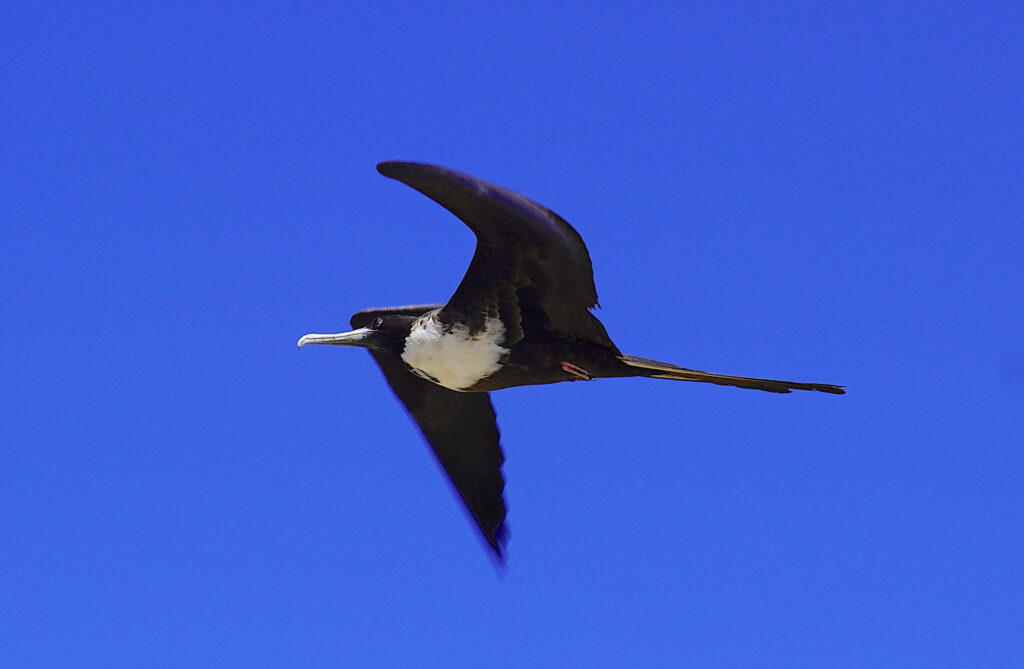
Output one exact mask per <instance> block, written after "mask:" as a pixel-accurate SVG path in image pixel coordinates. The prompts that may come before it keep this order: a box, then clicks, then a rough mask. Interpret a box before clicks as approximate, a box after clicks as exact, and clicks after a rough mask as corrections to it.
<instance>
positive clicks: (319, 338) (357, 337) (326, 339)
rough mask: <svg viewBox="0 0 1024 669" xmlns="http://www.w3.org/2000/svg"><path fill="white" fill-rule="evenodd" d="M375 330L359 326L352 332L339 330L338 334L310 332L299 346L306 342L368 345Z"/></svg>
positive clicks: (301, 340)
mask: <svg viewBox="0 0 1024 669" xmlns="http://www.w3.org/2000/svg"><path fill="white" fill-rule="evenodd" d="M372 334H373V330H371V329H370V328H359V329H358V330H353V331H352V332H339V333H338V334H308V335H306V336H305V337H303V338H302V339H300V340H299V348H302V347H303V346H305V345H306V344H326V345H328V346H362V347H364V348H367V347H368V343H369V342H368V340H369V338H370V335H372Z"/></svg>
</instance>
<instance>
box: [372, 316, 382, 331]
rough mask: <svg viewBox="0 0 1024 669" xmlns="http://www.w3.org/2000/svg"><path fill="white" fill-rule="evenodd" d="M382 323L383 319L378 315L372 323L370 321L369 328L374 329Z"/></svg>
mask: <svg viewBox="0 0 1024 669" xmlns="http://www.w3.org/2000/svg"><path fill="white" fill-rule="evenodd" d="M383 324H384V319H383V318H381V317H380V316H378V317H377V318H374V319H373V322H372V323H370V329H371V330H376V329H377V328H379V327H380V326H381V325H383Z"/></svg>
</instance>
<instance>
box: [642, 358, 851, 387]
mask: <svg viewBox="0 0 1024 669" xmlns="http://www.w3.org/2000/svg"><path fill="white" fill-rule="evenodd" d="M622 362H624V363H626V364H627V365H629V366H630V367H636V368H638V369H642V370H645V371H644V373H643V374H642V375H643V376H648V377H651V378H656V379H673V380H675V381H700V382H702V383H714V384H716V385H719V386H735V387H737V388H753V389H755V390H766V391H768V392H770V393H788V392H790V391H793V390H817V391H819V392H822V393H833V394H835V395H844V394H846V390H845V389H844V388H843V386H834V385H831V384H828V383H801V382H799V381H776V380H773V379H754V378H751V377H748V376H730V375H728V374H713V373H711V372H701V371H698V370H696V369H687V368H685V367H679V366H678V365H670V364H669V363H667V362H658V361H657V360H648V359H647V358H638V357H636V356H635V355H624V356H622Z"/></svg>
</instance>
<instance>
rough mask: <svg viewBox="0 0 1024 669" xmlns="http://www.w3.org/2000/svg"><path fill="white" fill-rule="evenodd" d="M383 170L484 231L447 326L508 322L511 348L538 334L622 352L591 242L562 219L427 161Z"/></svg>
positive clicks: (445, 315) (446, 316) (448, 309)
mask: <svg viewBox="0 0 1024 669" xmlns="http://www.w3.org/2000/svg"><path fill="white" fill-rule="evenodd" d="M377 170H378V171H379V172H380V173H381V174H383V175H385V176H388V177H391V178H393V179H397V180H399V181H401V182H403V183H405V184H407V185H409V186H411V187H413V188H415V189H416V190H418V191H420V192H421V193H423V194H424V195H426V196H427V197H429V198H431V199H432V200H434V201H435V202H437V203H438V204H440V205H441V206H443V207H444V208H445V209H447V210H448V211H450V212H452V213H453V214H455V215H456V216H458V217H459V218H460V219H462V221H463V222H464V223H465V224H466V225H468V226H469V228H470V229H471V230H472V231H473V233H474V234H476V238H477V244H476V252H475V253H474V254H473V260H472V262H471V263H470V265H469V269H468V270H467V271H466V275H465V277H463V279H462V283H460V284H459V287H458V289H456V291H455V294H454V295H452V298H451V299H450V300H449V301H448V304H446V305H445V307H444V309H443V310H442V312H441V319H442V321H444V322H447V323H453V322H463V323H465V322H468V323H469V324H470V329H471V330H473V331H477V330H481V329H483V328H484V322H485V320H486V318H487V317H488V316H490V317H498V318H500V319H501V320H502V322H503V323H504V325H505V337H506V340H505V346H511V345H513V344H515V343H516V342H518V341H519V340H521V339H522V338H523V337H524V336H526V335H528V334H529V333H530V332H531V331H537V332H541V331H542V332H545V334H546V336H547V337H548V338H551V337H555V338H557V337H559V336H561V335H564V336H566V337H569V338H582V339H585V340H587V341H591V342H593V343H595V344H598V345H601V346H604V347H607V348H609V349H610V350H612V351H614V352H615V353H618V349H617V348H615V344H613V343H612V341H611V339H609V337H608V333H607V332H606V331H605V329H604V326H603V325H601V322H600V321H598V320H597V318H595V317H594V315H593V314H591V313H590V311H589V310H590V309H591V308H593V307H594V306H596V305H597V290H596V288H595V287H594V271H593V268H592V266H591V263H590V254H589V253H588V252H587V247H586V245H585V244H584V243H583V239H582V238H581V237H580V235H579V233H578V232H576V231H575V230H574V229H573V228H572V226H570V225H569V224H568V223H567V222H565V220H563V219H562V218H561V217H560V216H558V214H556V213H554V212H552V211H550V210H548V209H546V208H544V207H542V206H541V205H539V204H537V203H536V202H533V201H532V200H528V199H527V198H525V197H523V196H522V195H519V194H518V193H514V192H512V191H510V190H508V189H506V188H502V187H501V186H495V185H494V184H490V183H487V182H486V181H481V180H480V179H476V178H474V177H471V176H469V175H467V174H462V173H460V172H456V171H454V170H449V169H446V168H444V167H437V166H435V165H426V164H423V163H405V162H385V163H380V164H379V165H377Z"/></svg>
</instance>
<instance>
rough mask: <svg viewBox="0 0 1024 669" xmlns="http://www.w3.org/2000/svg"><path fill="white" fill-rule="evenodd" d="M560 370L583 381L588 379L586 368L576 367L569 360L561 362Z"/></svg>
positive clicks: (588, 374)
mask: <svg viewBox="0 0 1024 669" xmlns="http://www.w3.org/2000/svg"><path fill="white" fill-rule="evenodd" d="M562 371H563V372H565V373H566V374H572V375H573V376H575V377H576V378H577V379H582V380H583V381H589V380H590V373H589V372H588V371H587V370H585V369H583V368H582V367H577V366H576V365H574V364H572V363H571V362H563V363H562Z"/></svg>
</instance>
